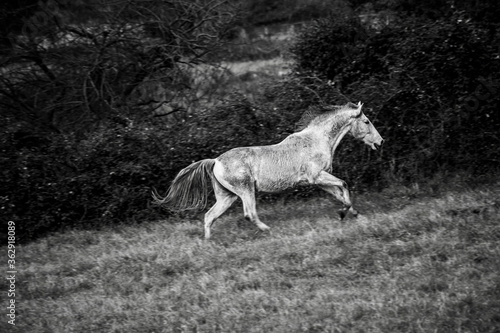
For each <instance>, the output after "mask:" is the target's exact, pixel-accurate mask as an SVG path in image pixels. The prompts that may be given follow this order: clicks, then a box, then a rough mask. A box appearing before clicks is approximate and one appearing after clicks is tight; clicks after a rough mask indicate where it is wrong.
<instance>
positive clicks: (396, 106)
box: [294, 13, 500, 180]
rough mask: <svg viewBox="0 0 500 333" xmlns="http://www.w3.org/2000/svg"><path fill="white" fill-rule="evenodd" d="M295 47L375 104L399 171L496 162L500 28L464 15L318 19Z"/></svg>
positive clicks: (327, 76)
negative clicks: (380, 23)
mask: <svg viewBox="0 0 500 333" xmlns="http://www.w3.org/2000/svg"><path fill="white" fill-rule="evenodd" d="M294 54H295V56H296V58H297V69H298V70H301V71H306V72H313V73H315V74H316V75H318V76H320V77H321V78H322V79H323V80H331V82H332V83H333V84H335V86H337V87H339V89H340V90H341V91H342V92H343V93H344V94H346V95H348V96H350V97H351V99H352V100H362V101H363V102H365V103H366V104H367V105H368V106H369V107H371V108H372V111H371V112H370V111H368V115H369V116H371V117H372V118H375V125H376V126H377V127H380V128H381V133H382V134H383V136H384V137H385V139H386V145H385V147H384V150H383V153H382V154H383V156H382V158H383V160H384V161H385V162H387V164H388V165H391V167H392V168H394V169H393V176H394V175H396V176H400V177H403V179H406V180H409V179H418V178H419V177H421V176H430V175H432V174H434V173H436V172H438V171H444V170H446V171H452V170H457V169H467V170H468V171H472V172H485V171H486V170H487V169H488V167H491V168H497V167H498V163H499V160H498V149H497V147H498V145H499V143H500V137H499V135H498V130H497V129H498V127H499V125H500V114H499V113H498V103H499V101H500V97H499V95H498V87H499V82H500V74H499V73H500V71H499V70H500V54H499V39H498V34H491V31H490V29H487V28H484V27H483V26H481V25H480V24H478V23H477V22H474V21H471V20H470V19H469V18H468V17H466V15H464V14H463V13H458V14H454V15H452V16H450V17H447V18H442V19H440V20H437V21H428V20H425V19H422V18H419V19H410V18H407V19H405V20H404V21H399V22H395V23H393V24H391V25H389V26H387V27H386V28H385V29H383V30H382V31H378V32H376V33H374V32H370V31H369V30H367V29H366V28H364V27H362V26H359V25H356V24H353V23H352V22H351V21H345V20H334V19H330V20H322V21H319V22H317V23H316V24H315V25H314V26H313V27H311V28H310V29H308V30H306V31H305V32H304V33H303V35H302V38H301V39H300V41H299V42H298V43H297V44H296V45H295V48H294ZM356 159H359V157H356Z"/></svg>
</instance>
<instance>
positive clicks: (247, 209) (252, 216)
mask: <svg viewBox="0 0 500 333" xmlns="http://www.w3.org/2000/svg"><path fill="white" fill-rule="evenodd" d="M240 198H241V201H243V214H244V215H245V218H246V219H247V220H250V221H252V222H253V223H255V225H257V227H258V228H259V229H260V230H262V231H266V230H269V229H270V228H269V227H268V226H267V225H266V224H264V223H262V221H261V220H260V219H259V216H258V215H257V206H256V204H255V190H251V191H248V192H247V191H245V192H244V193H241V194H240Z"/></svg>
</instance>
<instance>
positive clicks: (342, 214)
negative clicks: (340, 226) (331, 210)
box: [338, 209, 347, 221]
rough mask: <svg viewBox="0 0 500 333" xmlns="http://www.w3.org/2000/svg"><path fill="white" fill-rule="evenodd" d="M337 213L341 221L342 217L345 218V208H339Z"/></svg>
mask: <svg viewBox="0 0 500 333" xmlns="http://www.w3.org/2000/svg"><path fill="white" fill-rule="evenodd" d="M338 213H339V216H340V220H341V221H342V220H343V219H345V217H346V215H347V212H346V211H345V210H343V209H340V210H339V211H338Z"/></svg>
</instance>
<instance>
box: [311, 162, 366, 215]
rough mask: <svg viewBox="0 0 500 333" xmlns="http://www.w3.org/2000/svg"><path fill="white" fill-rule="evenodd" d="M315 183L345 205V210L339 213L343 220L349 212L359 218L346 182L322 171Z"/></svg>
mask: <svg viewBox="0 0 500 333" xmlns="http://www.w3.org/2000/svg"><path fill="white" fill-rule="evenodd" d="M314 183H315V184H317V185H319V187H321V188H322V189H323V190H325V191H326V192H328V193H330V194H332V195H333V196H334V197H335V198H337V199H338V200H339V201H340V202H342V203H343V204H344V208H342V209H340V210H339V211H338V213H339V215H340V219H341V220H343V219H344V218H345V217H346V215H347V213H348V212H351V213H352V215H354V216H358V212H357V211H356V210H355V209H354V208H352V202H351V197H350V195H349V190H348V189H347V183H346V182H345V181H343V180H342V179H340V178H337V177H335V176H333V175H331V174H329V173H328V172H326V171H321V172H320V174H319V176H318V177H317V178H316V180H315V182H314Z"/></svg>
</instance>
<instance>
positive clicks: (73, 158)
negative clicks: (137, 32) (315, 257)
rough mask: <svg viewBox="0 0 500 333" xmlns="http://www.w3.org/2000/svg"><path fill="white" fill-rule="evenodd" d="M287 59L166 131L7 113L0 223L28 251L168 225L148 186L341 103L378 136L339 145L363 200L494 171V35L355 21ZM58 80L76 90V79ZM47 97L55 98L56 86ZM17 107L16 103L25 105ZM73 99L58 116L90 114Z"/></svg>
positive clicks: (304, 41) (320, 35)
mask: <svg viewBox="0 0 500 333" xmlns="http://www.w3.org/2000/svg"><path fill="white" fill-rule="evenodd" d="M292 53H293V55H294V57H295V58H296V68H295V70H294V73H293V74H291V75H289V76H287V77H285V78H284V79H283V80H281V81H279V82H274V83H272V84H269V85H268V86H267V87H265V88H262V91H263V94H262V96H260V95H259V96H258V97H255V98H254V99H253V100H249V99H247V98H245V97H244V96H241V95H237V94H234V95H231V96H224V97H225V98H224V99H225V102H224V104H222V105H219V106H218V107H207V108H206V109H204V110H196V112H179V111H177V112H174V113H173V114H172V115H170V116H167V117H164V118H166V120H164V119H163V118H160V119H159V120H157V119H158V118H153V119H150V118H147V117H146V116H144V114H142V115H141V114H140V112H139V111H137V114H135V113H134V112H135V111H134V109H133V108H131V107H129V108H127V106H122V105H121V104H120V103H117V102H116V103H115V104H113V107H112V111H113V112H115V113H116V114H117V116H119V117H118V118H119V119H122V120H123V119H125V120H127V119H128V117H129V116H130V119H132V120H133V122H132V121H130V122H128V121H124V122H118V121H115V120H113V117H112V116H113V115H112V114H107V113H106V112H104V111H105V110H104V109H103V110H101V109H100V108H99V107H100V106H99V104H96V105H94V104H92V105H91V104H88V103H87V104H88V105H87V106H92V109H95V110H96V115H99V114H100V113H101V112H100V111H102V113H103V114H102V119H101V118H99V117H97V116H96V117H88V119H86V120H85V121H86V122H89V123H92V126H87V125H85V126H75V128H80V127H85V128H87V129H88V130H87V131H86V132H85V131H82V130H78V131H71V130H66V127H64V128H63V130H59V131H57V130H54V129H50V128H49V127H50V126H45V127H43V128H44V129H43V130H42V129H40V127H42V126H41V125H40V124H41V121H42V120H43V117H41V116H40V117H38V118H36V119H38V123H36V122H33V124H35V127H36V126H38V127H39V128H37V129H35V130H34V129H33V128H32V127H30V126H32V125H33V124H31V125H30V124H27V123H28V122H29V120H30V119H31V118H29V117H28V116H26V117H24V118H23V117H20V118H21V120H19V119H16V121H14V120H13V119H14V117H17V116H15V114H16V112H15V111H17V109H16V108H14V107H12V108H11V110H10V111H11V112H9V113H4V114H2V118H1V119H2V123H3V124H4V129H5V130H4V131H3V132H2V133H1V135H0V147H1V149H2V154H1V155H0V167H1V168H2V179H1V180H0V187H1V188H2V189H3V192H2V195H1V196H0V206H1V207H0V208H1V210H2V215H3V216H4V217H5V221H6V220H8V219H11V220H15V221H16V222H17V223H18V224H17V225H18V226H19V228H18V231H17V235H18V237H19V241H28V240H31V239H34V238H37V237H40V236H42V235H43V234H45V233H47V232H50V231H53V230H60V229H64V228H70V227H71V228H73V227H86V228H88V227H96V226H99V225H107V224H112V223H123V222H126V221H143V220H148V219H155V218H159V217H160V216H165V213H164V212H163V211H161V210H160V209H159V208H155V207H150V206H149V202H150V190H151V188H152V187H153V186H154V187H156V188H157V189H158V190H159V191H160V192H163V191H165V190H166V189H167V188H168V185H169V183H170V181H171V180H172V179H173V178H174V177H175V175H176V174H177V172H178V171H179V170H180V169H182V168H184V167H185V166H187V165H188V164H190V163H191V162H194V161H196V160H200V159H203V158H214V157H216V156H218V155H219V154H221V153H222V152H224V151H227V150H228V149H231V148H233V147H239V146H250V145H263V144H272V143H277V142H279V141H281V140H282V139H283V138H284V137H285V136H287V135H288V134H290V133H292V132H293V131H294V129H295V128H294V124H295V123H296V122H297V121H298V120H299V118H300V116H301V114H302V112H304V111H305V110H306V109H307V108H308V107H310V106H312V105H319V104H344V103H346V102H347V101H352V102H357V101H362V102H363V103H364V104H365V109H364V111H365V113H366V114H367V116H368V117H369V118H370V119H371V120H372V122H373V123H374V125H375V126H376V127H377V129H378V130H379V132H380V133H381V135H382V136H383V137H384V139H386V143H385V144H384V146H383V147H382V150H380V151H377V152H373V151H371V150H370V149H369V148H368V147H365V146H364V145H363V144H362V143H360V142H356V141H355V140H352V139H349V138H346V139H345V140H344V141H343V142H342V144H341V145H340V146H339V149H338V150H337V157H336V158H335V160H334V174H335V175H337V176H339V177H340V178H343V179H345V180H346V181H348V183H349V184H351V185H354V187H356V188H357V189H361V190H362V189H366V188H380V187H383V186H387V185H388V184H390V183H392V182H407V183H410V182H418V181H421V180H422V179H424V178H425V177H433V176H434V175H435V174H440V173H445V172H453V171H463V170H465V171H468V172H471V173H475V174H478V173H481V174H484V173H487V172H488V171H492V170H498V167H499V161H500V158H499V156H498V146H499V144H500V137H499V134H498V128H499V125H500V114H499V113H498V103H499V98H500V97H499V94H498V91H499V88H500V63H499V62H500V54H499V36H498V33H497V32H496V30H492V29H491V26H487V27H486V28H483V27H482V26H481V25H480V24H478V23H476V22H475V21H473V20H472V21H471V20H469V19H467V18H466V17H465V16H464V15H462V14H460V15H457V14H455V15H453V16H450V17H446V18H441V19H440V20H437V21H427V20H424V19H421V18H420V19H406V20H405V21H404V22H403V21H402V22H393V23H392V24H391V25H389V26H388V27H386V28H385V29H383V30H381V31H372V30H370V29H368V28H366V27H364V26H363V25H361V24H360V23H359V22H358V21H357V19H355V18H349V19H347V20H346V19H338V18H335V19H329V20H320V21H318V22H317V23H315V24H314V25H312V26H311V27H310V28H309V29H306V30H305V31H304V33H303V34H302V35H301V37H300V38H299V40H298V42H297V44H296V45H295V46H294V48H293V49H292ZM113 54H114V53H113ZM113 68H114V67H113ZM113 68H110V69H109V70H110V71H111V70H112V69H113ZM64 73H65V76H64V77H65V78H66V76H67V77H68V82H69V81H71V78H70V74H71V73H70V72H67V71H66V72H64ZM22 74H23V75H24V72H22ZM27 82H28V81H27ZM29 82H31V81H29ZM75 82H76V81H75ZM110 82H111V81H110ZM113 82H114V81H113ZM15 83H16V84H19V85H20V86H22V84H21V83H19V82H15ZM13 87H14V86H13ZM51 87H52V88H54V89H53V90H50V89H49V90H50V91H56V90H57V89H56V88H57V87H56V85H55V83H54V84H53V85H52V86H51ZM71 87H72V86H71V85H68V86H66V90H61V93H63V92H67V91H70V92H71ZM23 89H24V88H23ZM49 90H47V91H49ZM22 92H23V94H26V95H27V96H28V97H29V96H34V97H33V98H35V97H36V102H37V103H41V99H40V98H41V97H43V96H46V98H47V102H46V104H47V107H48V108H58V111H57V112H63V111H64V110H63V109H59V108H61V107H62V105H63V104H61V103H56V102H54V103H52V102H51V101H52V100H53V101H57V100H58V99H57V98H58V95H57V94H52V95H51V94H50V93H46V94H42V93H39V94H28V92H29V89H28V88H26V89H25V90H22ZM23 96H24V95H19V96H17V95H16V96H14V97H16V98H17V99H16V101H17V102H19V103H20V104H22V103H24V102H25V100H23V99H22V98H24V97H23ZM78 96H79V95H78V94H76V93H74V94H73V93H71V94H68V95H67V96H66V97H67V98H66V99H65V100H64V101H66V104H64V105H67V106H72V105H73V104H72V103H73V100H75V103H77V104H78V103H80V104H81V105H83V106H85V105H86V104H85V103H83V102H82V101H79V100H78ZM116 100H118V99H116ZM116 100H115V99H110V101H111V102H114V101H116ZM103 101H104V99H103ZM106 101H107V99H106ZM28 102H29V101H28ZM33 103H34V102H33ZM80 104H78V105H80ZM4 105H7V104H4ZM12 105H15V104H12ZM37 105H38V104H36V103H35V104H34V106H35V107H33V108H30V110H37V109H36V106H37ZM47 110H48V109H47ZM106 110H107V109H106ZM49 111H50V110H49ZM67 111H68V112H70V111H72V109H68V110H67ZM47 114H49V115H53V114H52V113H50V112H48V113H47ZM28 115H29V114H28ZM83 115H87V116H88V114H87V113H83ZM77 116H78V115H77V114H76V113H75V114H73V113H65V117H67V118H68V119H67V123H68V124H69V125H67V126H70V125H72V124H76V125H78V120H77V119H82V118H78V117H77ZM53 118H54V117H53ZM55 118H57V117H55ZM55 118H54V119H55ZM98 118H99V121H97V119H98ZM57 119H59V118H57ZM57 119H55V120H57ZM94 122H95V123H94ZM49 123H50V122H49ZM53 123H56V122H55V121H52V124H53ZM64 124H66V123H64ZM42 125H43V124H42ZM65 126H66V125H65ZM50 130H52V132H51V133H48V131H50ZM300 193H302V194H303V195H310V194H311V193H312V192H310V191H305V192H304V191H301V192H300Z"/></svg>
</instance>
